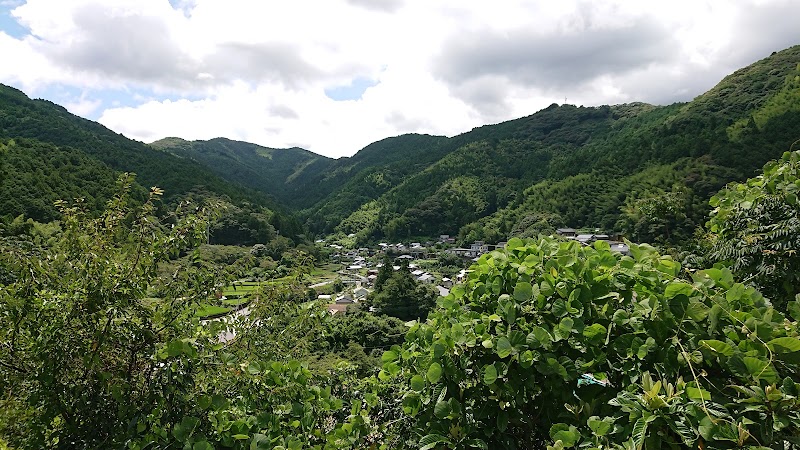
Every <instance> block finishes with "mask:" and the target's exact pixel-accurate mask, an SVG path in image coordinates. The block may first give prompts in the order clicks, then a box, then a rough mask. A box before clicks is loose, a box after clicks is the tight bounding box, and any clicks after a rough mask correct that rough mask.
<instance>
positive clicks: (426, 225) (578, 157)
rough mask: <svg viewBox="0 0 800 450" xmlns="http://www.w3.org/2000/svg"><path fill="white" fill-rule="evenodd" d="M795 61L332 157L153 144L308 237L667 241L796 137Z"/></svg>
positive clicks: (798, 92)
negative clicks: (600, 236)
mask: <svg viewBox="0 0 800 450" xmlns="http://www.w3.org/2000/svg"><path fill="white" fill-rule="evenodd" d="M799 60H800V46H795V47H791V48H789V49H786V50H783V51H781V52H777V53H774V54H773V55H771V56H770V57H768V58H765V59H763V60H761V61H758V62H756V63H754V64H752V65H750V66H748V67H746V68H743V69H741V70H738V71H737V72H735V73H733V74H731V75H729V76H728V77H726V78H725V79H723V80H722V81H721V82H720V83H719V84H718V85H717V86H715V87H714V88H713V89H711V90H709V91H708V92H706V93H705V94H703V95H701V96H699V97H697V98H696V99H694V100H693V101H691V102H688V103H682V104H674V105H670V106H654V105H648V104H643V103H631V104H624V105H615V106H600V107H577V106H573V105H561V106H558V105H555V104H554V105H551V106H550V107H548V108H546V109H544V110H542V111H539V112H537V113H536V114H533V115H531V116H528V117H523V118H520V119H516V120H511V121H508V122H503V123H500V124H496V125H486V126H483V127H479V128H476V129H473V130H472V131H470V132H467V133H464V134H461V135H458V136H455V137H452V138H446V137H437V136H424V135H403V136H398V137H395V138H389V139H385V140H382V141H379V142H376V143H374V144H371V145H369V146H367V147H365V148H364V149H362V150H361V151H359V152H358V153H356V154H355V155H354V156H353V157H350V158H340V159H338V160H326V159H321V158H320V159H309V158H311V157H309V156H308V154H307V153H303V151H302V150H300V149H286V150H272V149H264V148H262V147H257V146H252V145H250V144H241V143H238V144H236V145H237V146H238V147H243V146H244V147H247V150H246V153H247V156H245V155H244V150H237V151H234V146H232V145H231V143H230V141H225V140H212V141H207V142H196V143H190V144H187V143H185V142H182V141H169V142H160V143H158V144H157V145H158V147H159V148H164V149H166V150H168V151H171V152H175V153H177V154H181V155H185V156H187V157H189V158H193V159H195V160H197V161H199V162H203V163H204V164H208V165H209V166H210V167H215V169H214V170H215V171H217V173H218V174H219V175H220V176H223V177H226V178H227V179H229V180H232V181H237V182H245V181H242V178H246V179H247V180H248V181H246V183H249V184H248V185H249V186H251V187H253V188H256V189H261V190H263V191H264V192H267V193H269V194H271V195H274V196H275V197H276V198H278V199H280V200H282V201H283V202H284V203H285V205H286V207H287V208H291V209H294V210H296V211H299V213H300V214H301V216H302V217H304V218H305V222H306V225H307V226H308V227H309V229H310V230H311V231H312V232H315V233H321V234H327V233H331V232H341V233H345V234H350V233H355V234H356V235H357V236H358V239H359V240H360V241H375V240H383V239H389V240H395V239H409V238H416V237H419V238H426V237H433V236H437V235H439V234H450V235H458V236H459V237H460V239H461V240H462V241H466V240H472V239H485V240H488V241H500V240H506V239H507V238H509V237H511V236H526V235H528V236H530V235H535V234H536V233H537V232H540V231H547V230H545V229H544V228H549V230H550V231H552V228H553V227H554V226H572V227H590V228H601V229H604V230H616V231H622V232H625V233H627V234H628V235H629V236H630V237H632V238H634V239H637V240H641V241H649V242H655V241H661V242H676V241H680V240H683V239H685V238H686V237H687V236H688V235H689V234H691V233H692V231H693V230H694V229H695V228H696V227H697V226H698V225H701V224H702V223H703V222H704V220H705V217H706V215H707V214H708V211H709V208H708V206H707V200H708V198H709V197H710V196H711V194H712V193H714V192H716V190H718V189H719V188H720V187H722V186H723V185H725V184H726V183H727V182H730V181H735V180H742V179H745V178H747V177H748V176H750V175H752V174H753V173H754V172H755V171H756V170H758V169H759V168H760V167H761V166H762V165H763V164H764V163H765V162H766V161H768V160H770V159H774V158H777V157H778V156H780V154H781V153H782V152H784V151H785V150H787V149H788V148H789V146H790V145H791V143H792V142H793V141H795V140H796V139H797V138H798V137H800V125H798V124H800V81H798V79H799V78H798V77H800V68H798V61H799ZM170 142H171V143H170ZM248 146H249V147H248ZM210 148H213V150H209V149H210ZM253 155H258V157H257V158H255V157H253ZM277 155H286V156H285V157H280V158H279V157H278V156H277ZM290 155H293V156H290ZM252 161H255V162H252ZM288 161H291V163H289V162H288ZM223 162H224V163H223ZM228 172H230V173H228ZM245 174H246V175H245ZM267 179H268V180H267ZM660 198H666V199H668V200H669V201H668V202H666V203H663V204H662V203H659V202H658V201H657V199H660Z"/></svg>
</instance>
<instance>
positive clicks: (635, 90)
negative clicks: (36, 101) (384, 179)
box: [0, 0, 800, 157]
mask: <svg viewBox="0 0 800 450" xmlns="http://www.w3.org/2000/svg"><path fill="white" fill-rule="evenodd" d="M798 17H800V1H797V0H718V1H706V0H671V1H647V0H618V1H589V0H557V1H556V0H497V1H487V0H316V1H310V0H291V1H265V0H169V1H168V0H29V1H24V0H0V61H2V64H0V83H4V84H9V85H12V86H14V87H16V88H19V89H21V90H23V91H24V92H25V93H27V94H28V95H29V96H31V97H35V98H46V99H48V100H52V101H54V102H56V103H59V104H61V105H64V106H65V107H67V108H68V109H69V110H70V111H72V112H73V113H75V114H78V115H81V116H83V117H86V118H89V119H92V120H97V121H99V122H101V123H102V124H104V125H106V126H107V127H109V128H111V129H113V130H115V131H118V132H121V133H123V134H125V135H126V136H129V137H132V138H134V139H138V140H141V141H145V142H151V141H154V140H157V139H160V138H163V137H166V136H179V137H183V138H185V139H210V138H213V137H218V136H224V137H229V138H232V139H239V140H245V141H250V142H255V143H258V144H261V145H264V146H268V147H291V146H299V147H303V148H306V149H309V150H312V151H314V152H317V153H320V154H324V155H327V156H332V157H339V156H347V155H352V154H353V153H355V152H356V151H358V150H359V149H360V148H362V147H364V146H365V145H367V144H369V143H370V142H373V141H376V140H378V139H382V138H384V137H388V136H395V135H398V134H402V133H409V132H416V133H430V134H443V135H448V136H450V135H455V134H459V133H462V132H464V131H468V130H470V129H471V128H473V127H475V126H479V125H484V124H487V123H496V122H499V121H503V120H507V119H511V118H516V117H521V116H525V115H529V114H532V113H534V112H536V111H538V110H540V109H542V108H544V107H546V106H548V105H550V104H552V103H559V104H561V103H564V101H565V100H566V102H567V103H570V104H577V105H587V106H589V105H600V104H615V103H624V102H629V101H646V102H650V103H654V104H668V103H672V102H675V101H687V100H691V99H692V98H693V97H695V96H697V95H699V94H701V93H702V92H704V91H705V90H707V89H709V88H710V87H712V86H713V85H714V84H716V83H717V82H718V81H719V80H720V79H721V78H722V77H724V76H725V75H727V74H728V73H730V72H732V71H734V70H735V69H737V68H740V67H742V66H745V65H747V64H750V63H751V62H754V61H756V60H758V59H761V58H764V57H766V56H769V54H770V53H772V52H773V51H777V50H781V49H783V48H786V47H789V46H791V45H795V44H800V26H798V23H797V18H798Z"/></svg>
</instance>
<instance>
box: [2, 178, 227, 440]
mask: <svg viewBox="0 0 800 450" xmlns="http://www.w3.org/2000/svg"><path fill="white" fill-rule="evenodd" d="M132 184H133V176H131V175H127V174H126V175H123V176H121V177H120V180H119V188H118V189H119V190H118V193H117V195H115V196H113V197H112V198H111V199H110V200H109V202H108V205H107V208H106V210H105V211H104V212H103V213H102V214H101V215H100V216H99V217H97V218H91V217H88V216H87V215H86V214H85V212H84V211H83V210H82V209H81V208H80V206H81V204H80V203H78V206H67V205H66V204H65V203H63V202H62V203H60V204H59V208H60V210H61V214H62V227H63V233H61V234H60V237H59V240H58V242H57V243H56V244H54V245H52V246H49V247H45V248H41V249H39V250H38V251H37V252H36V253H26V252H24V251H22V250H19V249H14V248H11V249H5V250H4V251H3V252H0V255H3V258H4V261H3V264H0V265H5V266H6V267H7V268H11V270H13V271H14V275H15V276H14V277H13V280H14V281H13V282H11V283H9V284H8V285H5V286H0V317H2V318H3V324H4V326H3V327H0V342H2V343H3V345H0V387H2V395H3V398H4V399H5V400H3V401H4V402H5V404H4V405H2V409H6V410H7V411H16V413H17V414H19V417H18V418H23V419H24V422H22V423H16V424H14V425H13V426H15V427H16V428H15V429H9V428H6V427H7V426H8V425H11V424H10V423H5V424H3V425H0V434H4V435H6V436H7V439H8V440H9V442H10V444H11V445H12V446H14V447H19V448H45V447H56V446H68V447H74V448H79V447H81V448H98V447H109V448H113V447H121V446H123V442H124V441H125V440H126V439H127V436H130V430H129V427H131V426H134V427H135V426H136V424H137V423H138V422H140V421H143V420H144V419H145V417H146V416H147V415H148V414H153V413H154V411H156V410H157V411H158V412H157V414H158V415H159V417H160V418H161V419H160V420H161V421H163V422H169V421H170V420H175V419H176V418H178V417H181V416H182V409H183V407H184V403H183V401H182V399H181V398H180V396H178V395H174V393H175V392H176V390H175V387H176V386H177V385H179V384H181V383H186V382H189V380H191V378H192V376H193V372H194V370H193V368H192V366H191V365H186V364H183V363H182V362H181V361H174V362H173V363H172V365H170V364H167V365H166V366H163V365H162V364H163V362H164V360H165V358H159V357H157V355H161V354H162V352H164V353H163V354H164V355H165V356H166V355H175V354H180V353H183V352H184V351H185V352H192V351H193V348H192V346H191V345H190V344H188V343H186V342H184V341H181V340H180V338H181V337H184V336H185V334H184V332H185V330H186V328H185V327H190V326H191V323H192V322H191V320H188V319H190V318H191V317H192V311H193V310H192V308H193V307H194V306H196V304H197V302H198V301H199V300H201V299H204V298H206V297H207V296H209V294H210V293H211V292H213V289H212V288H213V286H214V281H213V277H211V275H210V274H207V273H204V272H203V271H202V270H201V269H199V268H196V267H193V266H189V267H182V268H180V269H179V270H178V271H177V272H175V273H174V274H173V277H172V278H171V279H170V280H166V281H165V282H164V283H163V284H161V285H160V286H159V287H158V288H157V290H158V291H159V292H161V293H162V296H163V298H161V299H160V301H158V302H152V301H151V300H149V299H148V298H149V295H150V292H151V291H153V290H155V289H156V287H155V285H156V284H157V282H158V281H157V274H158V270H157V268H158V264H159V262H161V261H165V260H166V259H169V258H171V257H174V256H177V255H178V253H179V252H181V251H183V250H185V249H186V248H187V247H191V246H193V245H195V244H197V243H199V242H202V241H203V239H204V237H205V228H204V224H205V223H207V221H208V219H207V217H205V216H206V215H207V214H208V213H209V212H208V211H205V210H201V211H200V212H199V214H198V215H192V216H189V217H185V218H183V219H182V220H180V221H178V222H177V223H176V224H175V226H174V227H172V228H171V229H169V231H164V230H163V229H162V228H161V227H160V226H159V223H158V221H157V220H155V219H154V217H153V212H154V210H155V202H156V200H157V199H158V198H159V197H160V195H161V191H160V190H158V189H157V188H153V190H152V192H151V194H150V199H149V200H148V201H147V202H145V203H144V205H142V206H141V207H139V208H136V209H133V208H130V207H129V204H128V193H129V190H130V188H131V186H132ZM128 224H131V225H130V227H128ZM9 399H10V400H9ZM10 414H13V412H12V413H10ZM0 422H4V421H2V420H0ZM132 424H133V425H132Z"/></svg>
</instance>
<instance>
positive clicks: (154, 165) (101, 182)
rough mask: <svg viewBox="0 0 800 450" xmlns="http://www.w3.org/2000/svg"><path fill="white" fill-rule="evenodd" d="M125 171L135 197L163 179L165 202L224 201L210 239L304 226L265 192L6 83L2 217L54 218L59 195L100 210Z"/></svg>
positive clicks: (1, 116)
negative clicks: (129, 174)
mask: <svg viewBox="0 0 800 450" xmlns="http://www.w3.org/2000/svg"><path fill="white" fill-rule="evenodd" d="M120 172H133V173H136V175H137V178H136V181H137V183H136V184H135V185H134V187H133V192H132V194H133V197H134V198H139V199H144V197H145V195H144V193H145V188H149V187H151V186H157V187H159V188H161V189H162V190H163V191H164V192H165V200H166V201H167V202H173V201H175V200H179V199H184V198H187V197H191V198H192V199H195V200H206V199H212V198H213V199H215V200H216V201H219V202H222V203H223V204H226V205H227V206H228V207H227V209H226V212H225V213H224V214H223V216H222V218H221V219H220V222H219V223H218V224H217V225H216V226H214V227H212V228H213V229H212V236H211V240H212V242H213V241H215V240H216V241H218V242H221V243H239V244H246V245H252V244H253V243H255V242H264V241H265V239H266V240H269V239H271V238H272V237H274V236H275V235H276V230H281V232H282V234H283V236H286V237H291V238H295V237H296V236H298V235H300V234H302V232H303V230H302V228H301V225H300V224H299V222H297V220H295V219H294V218H293V217H292V216H291V215H289V214H287V213H285V212H281V208H280V207H278V205H277V204H276V203H275V201H274V200H273V199H272V198H270V196H269V195H267V194H265V193H264V192H259V191H257V190H254V189H250V188H247V187H245V186H243V185H242V184H240V183H237V182H235V181H233V182H231V181H228V180H225V179H223V178H221V177H219V176H217V175H215V174H214V173H212V172H211V170H209V169H208V168H206V167H205V166H203V165H201V164H199V163H197V162H195V161H192V160H190V159H188V158H182V157H179V156H176V155H173V154H171V153H167V152H164V151H160V150H157V149H154V148H152V147H150V146H148V145H145V144H143V143H141V142H137V141H134V140H131V139H128V138H126V137H124V136H122V135H120V134H117V133H114V132H113V131H111V130H109V129H107V128H105V127H104V126H102V125H100V124H98V123H96V122H92V121H89V120H86V119H82V118H80V117H78V116H75V115H73V114H70V113H69V112H68V111H67V110H66V109H64V108H63V107H61V106H58V105H56V104H54V103H52V102H49V101H46V100H32V99H29V98H28V97H27V96H26V95H25V94H23V93H22V92H20V91H18V90H17V89H14V88H11V87H8V86H4V85H0V223H1V222H3V221H6V222H7V221H9V220H11V219H13V218H15V217H17V216H19V215H23V216H24V217H25V218H30V219H33V220H36V221H42V222H47V221H51V220H54V219H56V218H57V217H58V211H57V210H56V208H55V206H54V202H55V201H56V200H66V201H72V200H73V199H76V198H81V199H83V204H84V207H85V208H86V209H87V210H88V212H90V213H93V212H96V211H99V210H101V209H102V208H103V207H104V205H105V202H106V201H107V200H108V199H109V197H110V195H112V194H113V192H115V190H116V187H115V179H116V178H117V176H118V175H119V173H120Z"/></svg>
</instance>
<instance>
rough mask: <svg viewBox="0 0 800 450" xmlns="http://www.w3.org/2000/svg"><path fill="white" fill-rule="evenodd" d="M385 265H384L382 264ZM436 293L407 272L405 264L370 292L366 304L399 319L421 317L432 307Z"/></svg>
mask: <svg viewBox="0 0 800 450" xmlns="http://www.w3.org/2000/svg"><path fill="white" fill-rule="evenodd" d="M384 267H385V266H384ZM436 296H437V294H436V293H435V292H434V291H433V290H432V289H430V288H429V287H427V286H425V285H422V284H420V283H418V282H417V280H415V279H414V277H413V276H412V275H411V273H409V271H408V266H407V264H404V265H403V267H401V269H400V270H398V271H394V272H393V273H392V275H391V277H389V279H388V280H386V282H385V283H383V285H382V286H381V288H380V289H376V290H375V291H373V292H372V293H371V294H370V298H369V299H368V304H369V305H371V306H374V307H375V308H376V309H377V310H378V312H380V313H381V314H386V315H387V316H392V317H397V318H398V319H400V320H413V319H423V318H425V317H426V316H427V315H428V311H430V310H431V308H433V305H434V303H435V301H436Z"/></svg>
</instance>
